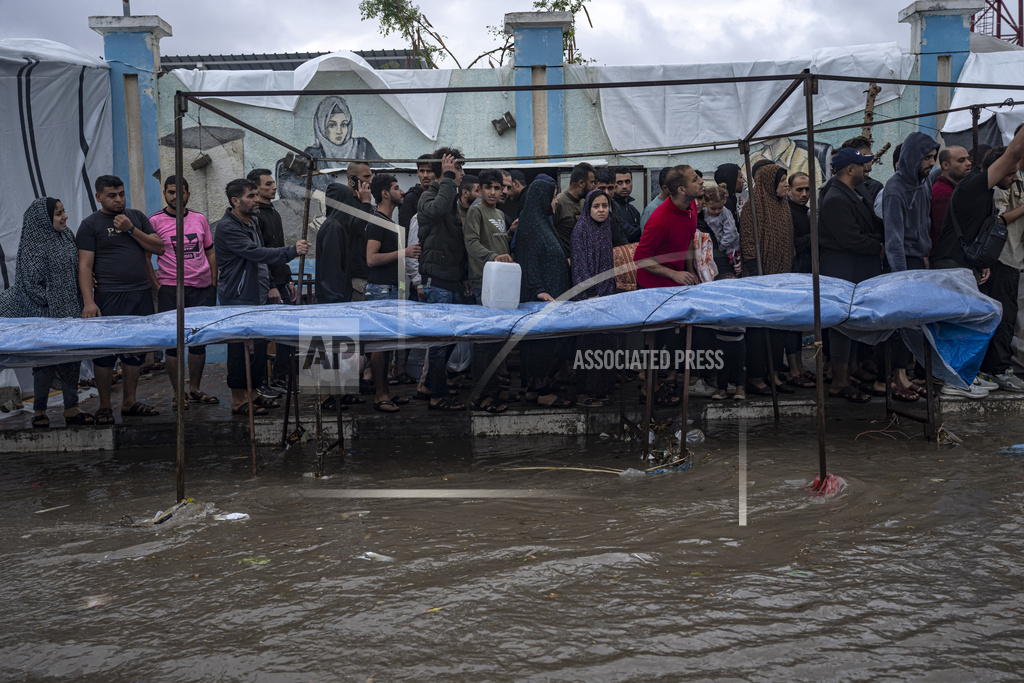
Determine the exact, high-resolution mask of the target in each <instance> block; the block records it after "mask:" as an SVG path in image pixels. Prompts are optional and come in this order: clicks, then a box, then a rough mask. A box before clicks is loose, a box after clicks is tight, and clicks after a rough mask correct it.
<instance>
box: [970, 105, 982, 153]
mask: <svg viewBox="0 0 1024 683" xmlns="http://www.w3.org/2000/svg"><path fill="white" fill-rule="evenodd" d="M980 118H981V107H971V133H972V134H973V135H974V149H972V150H971V154H972V155H974V154H977V153H978V120H979V119H980ZM971 162H972V164H973V165H974V168H981V159H971Z"/></svg>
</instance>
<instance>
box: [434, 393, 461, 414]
mask: <svg viewBox="0 0 1024 683" xmlns="http://www.w3.org/2000/svg"><path fill="white" fill-rule="evenodd" d="M427 408H428V409H429V410H443V411H445V412H447V413H456V412H460V411H463V410H465V409H466V406H465V404H464V403H463V402H462V401H458V400H456V399H453V398H452V397H451V396H445V397H444V398H442V399H441V400H440V401H438V402H437V403H429V404H427Z"/></svg>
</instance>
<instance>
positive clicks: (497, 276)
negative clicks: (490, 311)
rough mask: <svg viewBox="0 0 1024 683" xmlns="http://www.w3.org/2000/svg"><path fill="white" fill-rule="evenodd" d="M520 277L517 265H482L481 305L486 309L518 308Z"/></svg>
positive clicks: (493, 262) (521, 271)
mask: <svg viewBox="0 0 1024 683" xmlns="http://www.w3.org/2000/svg"><path fill="white" fill-rule="evenodd" d="M522 276H523V269H522V268H520V267H519V264H518V263H500V262H498V261H488V262H487V263H485V264H484V281H483V288H482V291H481V296H480V298H481V303H483V305H484V306H486V307H487V308H519V285H520V283H521V282H522Z"/></svg>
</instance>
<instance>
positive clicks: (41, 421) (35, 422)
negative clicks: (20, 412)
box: [32, 415, 50, 429]
mask: <svg viewBox="0 0 1024 683" xmlns="http://www.w3.org/2000/svg"><path fill="white" fill-rule="evenodd" d="M32 426H33V427H35V428H38V429H46V428H47V427H49V426H50V418H48V417H46V415H33V416H32Z"/></svg>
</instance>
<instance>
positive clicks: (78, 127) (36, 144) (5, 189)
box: [0, 39, 114, 290]
mask: <svg viewBox="0 0 1024 683" xmlns="http://www.w3.org/2000/svg"><path fill="white" fill-rule="evenodd" d="M113 155H114V152H113V137H112V134H111V129H110V76H109V69H108V67H107V64H106V63H105V62H104V61H103V60H102V59H98V58H95V57H90V56H89V55H87V54H85V53H83V52H79V51H77V50H73V49H71V48H69V47H67V46H66V45H61V44H60V43H55V42H52V41H49V40H35V39H31V40H21V39H11V40H0V248H2V250H3V252H2V254H0V264H2V272H0V290H3V289H7V287H9V286H10V283H12V282H13V281H14V271H15V258H16V254H17V251H18V241H19V240H20V239H21V224H22V216H23V214H24V212H25V209H27V208H28V206H29V204H31V203H32V200H33V199H36V198H37V197H56V198H58V199H60V200H61V201H62V202H63V204H64V207H65V209H66V210H67V212H68V216H69V222H68V225H69V226H70V227H71V228H72V229H74V228H76V227H77V226H78V223H79V222H80V221H81V220H82V219H83V218H85V217H86V216H88V215H89V214H91V213H92V212H93V211H95V210H96V199H95V196H94V192H93V182H94V181H95V180H96V178H97V177H98V176H101V175H103V174H105V173H110V172H111V169H112V168H113Z"/></svg>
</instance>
